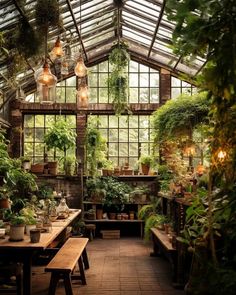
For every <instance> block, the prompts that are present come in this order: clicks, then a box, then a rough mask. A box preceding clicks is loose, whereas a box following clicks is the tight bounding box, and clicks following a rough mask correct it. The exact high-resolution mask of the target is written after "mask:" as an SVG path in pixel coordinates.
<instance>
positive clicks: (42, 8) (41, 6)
mask: <svg viewBox="0 0 236 295" xmlns="http://www.w3.org/2000/svg"><path fill="white" fill-rule="evenodd" d="M35 19H36V24H37V27H38V29H39V30H42V28H43V30H42V31H43V32H44V29H45V28H48V27H49V26H52V27H60V26H61V19H60V11H59V2H58V1H57V0H37V3H36V5H35Z"/></svg>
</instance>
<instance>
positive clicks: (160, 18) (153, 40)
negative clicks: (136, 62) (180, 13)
mask: <svg viewBox="0 0 236 295" xmlns="http://www.w3.org/2000/svg"><path fill="white" fill-rule="evenodd" d="M165 6H166V0H163V4H162V7H161V11H160V14H159V17H158V20H157V24H156V29H155V32H154V34H153V38H152V42H151V45H150V48H149V51H148V58H149V57H150V54H151V51H152V48H153V44H154V42H155V40H156V36H157V32H158V29H159V26H160V23H161V20H162V17H163V14H164V10H165Z"/></svg>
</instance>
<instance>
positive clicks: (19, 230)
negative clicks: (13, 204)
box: [9, 213, 25, 242]
mask: <svg viewBox="0 0 236 295" xmlns="http://www.w3.org/2000/svg"><path fill="white" fill-rule="evenodd" d="M24 233H25V217H24V216H22V215H20V214H15V213H12V216H11V218H10V232H9V240H10V241H15V242H16V241H22V240H24Z"/></svg>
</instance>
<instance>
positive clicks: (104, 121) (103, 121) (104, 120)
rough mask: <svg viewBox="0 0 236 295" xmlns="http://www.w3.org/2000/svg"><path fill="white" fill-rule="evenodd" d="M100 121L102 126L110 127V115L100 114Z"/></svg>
mask: <svg viewBox="0 0 236 295" xmlns="http://www.w3.org/2000/svg"><path fill="white" fill-rule="evenodd" d="M99 122H100V127H101V128H107V127H108V116H99Z"/></svg>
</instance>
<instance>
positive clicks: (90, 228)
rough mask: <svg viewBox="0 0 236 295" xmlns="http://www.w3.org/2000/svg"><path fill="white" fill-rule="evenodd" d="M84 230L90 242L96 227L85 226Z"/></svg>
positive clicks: (91, 225) (93, 225) (92, 225)
mask: <svg viewBox="0 0 236 295" xmlns="http://www.w3.org/2000/svg"><path fill="white" fill-rule="evenodd" d="M85 230H86V234H88V237H89V240H90V241H92V240H93V238H94V237H95V230H96V225H95V224H85Z"/></svg>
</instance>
